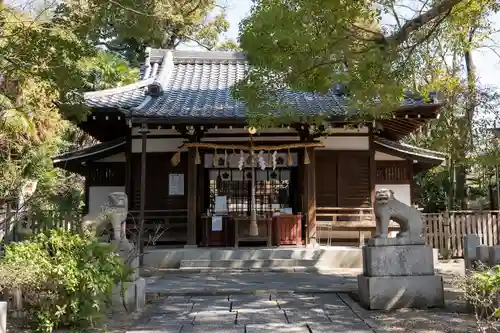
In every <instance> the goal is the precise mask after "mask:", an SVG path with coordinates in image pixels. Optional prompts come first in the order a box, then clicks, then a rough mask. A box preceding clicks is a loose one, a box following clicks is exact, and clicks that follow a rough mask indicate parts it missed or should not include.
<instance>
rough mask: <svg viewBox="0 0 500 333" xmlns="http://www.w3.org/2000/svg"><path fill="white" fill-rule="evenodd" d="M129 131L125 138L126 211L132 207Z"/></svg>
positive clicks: (130, 139)
mask: <svg viewBox="0 0 500 333" xmlns="http://www.w3.org/2000/svg"><path fill="white" fill-rule="evenodd" d="M131 131H132V130H131V129H130V131H129V133H128V134H127V137H126V138H125V194H127V197H128V207H127V208H128V209H129V210H130V209H131V207H132V134H131Z"/></svg>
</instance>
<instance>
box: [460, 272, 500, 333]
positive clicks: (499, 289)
mask: <svg viewBox="0 0 500 333" xmlns="http://www.w3.org/2000/svg"><path fill="white" fill-rule="evenodd" d="M457 284H458V286H459V287H460V288H461V289H462V290H463V291H464V299H465V301H467V303H468V304H469V305H470V306H471V307H472V310H473V311H474V315H475V318H476V323H477V328H478V332H492V331H494V332H496V329H497V328H498V323H499V319H500V265H498V266H495V267H493V268H489V267H486V266H482V265H481V266H479V267H477V268H476V270H469V271H467V272H466V273H465V277H462V278H459V280H458V281H457Z"/></svg>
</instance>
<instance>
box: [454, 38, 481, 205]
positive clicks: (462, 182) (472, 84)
mask: <svg viewBox="0 0 500 333" xmlns="http://www.w3.org/2000/svg"><path fill="white" fill-rule="evenodd" d="M474 34H475V28H470V29H469V36H468V42H469V43H468V44H469V45H467V48H466V49H465V51H464V61H465V70H466V74H467V95H466V96H467V101H466V104H465V116H464V117H463V118H462V119H460V130H461V132H462V135H461V138H462V142H461V147H460V156H462V158H465V156H467V152H469V151H470V148H471V147H472V140H473V137H472V122H473V119H474V113H475V111H476V106H477V86H476V68H475V66H474V61H473V58H472V50H471V48H470V44H471V43H472V41H473V38H474ZM466 175H467V168H466V161H465V160H463V161H462V162H461V163H459V164H458V167H457V171H456V190H455V195H456V200H457V202H458V203H459V204H460V206H461V207H462V208H465V199H466V190H465V189H466Z"/></svg>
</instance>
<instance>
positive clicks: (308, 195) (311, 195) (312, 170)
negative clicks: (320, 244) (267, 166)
mask: <svg viewBox="0 0 500 333" xmlns="http://www.w3.org/2000/svg"><path fill="white" fill-rule="evenodd" d="M307 153H308V154H309V159H310V163H309V164H304V161H303V160H302V161H299V163H302V164H303V166H304V173H303V175H304V196H303V198H304V199H303V200H304V205H305V207H304V209H303V210H304V213H305V214H306V226H307V230H306V232H307V245H309V246H312V247H314V246H316V245H317V235H316V167H315V165H316V158H315V157H316V156H315V150H314V148H307Z"/></svg>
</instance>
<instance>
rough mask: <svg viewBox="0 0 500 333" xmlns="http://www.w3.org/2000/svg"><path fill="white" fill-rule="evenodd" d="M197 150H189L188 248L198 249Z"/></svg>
mask: <svg viewBox="0 0 500 333" xmlns="http://www.w3.org/2000/svg"><path fill="white" fill-rule="evenodd" d="M195 160H196V148H188V160H187V163H188V166H187V183H188V184H187V209H188V212H187V215H188V216H187V244H186V247H196V246H197V244H196V219H197V214H196V213H197V211H198V210H197V206H196V199H197V198H196V196H197V184H198V180H197V178H198V170H197V166H198V165H197V164H196V163H195Z"/></svg>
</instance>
